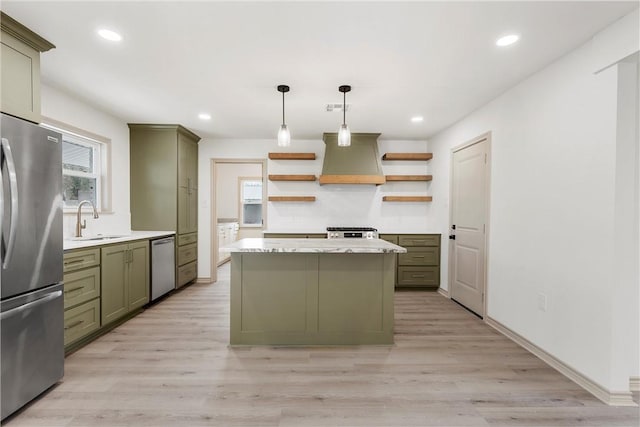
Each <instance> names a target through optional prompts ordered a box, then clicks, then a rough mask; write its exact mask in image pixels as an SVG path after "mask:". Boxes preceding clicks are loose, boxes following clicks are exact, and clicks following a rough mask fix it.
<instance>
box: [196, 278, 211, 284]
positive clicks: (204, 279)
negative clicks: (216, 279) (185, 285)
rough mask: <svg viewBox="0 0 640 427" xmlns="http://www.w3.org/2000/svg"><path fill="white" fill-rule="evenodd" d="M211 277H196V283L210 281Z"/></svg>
mask: <svg viewBox="0 0 640 427" xmlns="http://www.w3.org/2000/svg"><path fill="white" fill-rule="evenodd" d="M211 282H212V280H211V277H198V278H197V279H196V283H211Z"/></svg>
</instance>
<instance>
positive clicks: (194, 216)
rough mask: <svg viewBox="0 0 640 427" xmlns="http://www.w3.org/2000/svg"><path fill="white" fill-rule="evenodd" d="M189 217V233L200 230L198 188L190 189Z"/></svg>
mask: <svg viewBox="0 0 640 427" xmlns="http://www.w3.org/2000/svg"><path fill="white" fill-rule="evenodd" d="M187 214H188V215H189V219H188V221H187V222H188V225H187V227H188V231H187V233H195V232H197V231H198V189H197V188H190V189H189V207H188V209H187Z"/></svg>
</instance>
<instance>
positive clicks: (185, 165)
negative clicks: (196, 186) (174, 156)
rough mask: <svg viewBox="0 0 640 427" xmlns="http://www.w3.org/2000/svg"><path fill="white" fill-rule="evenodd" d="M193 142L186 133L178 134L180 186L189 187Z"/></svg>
mask: <svg viewBox="0 0 640 427" xmlns="http://www.w3.org/2000/svg"><path fill="white" fill-rule="evenodd" d="M191 144H192V142H191V141H189V139H187V138H186V137H185V136H184V135H181V134H178V187H185V188H187V187H189V180H190V179H191V175H190V171H189V169H190V168H191V159H190V156H191V150H190V149H189V148H190V147H191Z"/></svg>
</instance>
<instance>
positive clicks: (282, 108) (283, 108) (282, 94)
mask: <svg viewBox="0 0 640 427" xmlns="http://www.w3.org/2000/svg"><path fill="white" fill-rule="evenodd" d="M282 124H283V125H284V124H285V123H284V92H282Z"/></svg>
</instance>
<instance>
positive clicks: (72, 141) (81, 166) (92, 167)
mask: <svg viewBox="0 0 640 427" xmlns="http://www.w3.org/2000/svg"><path fill="white" fill-rule="evenodd" d="M45 126H46V127H48V128H51V129H53V130H55V131H57V132H60V133H61V134H62V192H63V193H62V199H63V207H64V209H67V210H75V209H76V207H77V206H78V204H79V203H80V202H81V201H83V200H89V201H90V202H91V203H93V204H94V206H95V207H96V209H98V210H101V211H105V210H106V208H108V206H107V205H108V203H106V202H105V201H106V200H107V198H106V197H105V193H106V188H105V187H106V186H105V182H106V180H105V179H104V175H105V173H106V171H107V167H106V165H107V164H108V162H107V156H108V144H107V143H106V142H101V141H99V140H98V139H97V138H96V139H94V138H90V137H88V136H84V135H81V134H79V133H77V132H70V131H67V130H65V129H63V128H61V127H58V126H51V125H45Z"/></svg>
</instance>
